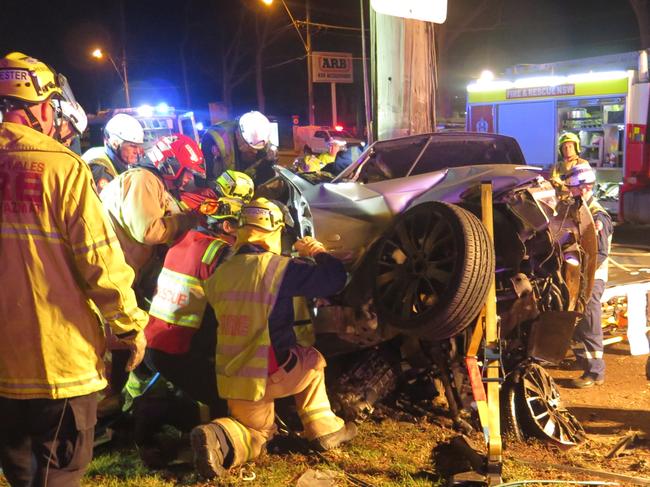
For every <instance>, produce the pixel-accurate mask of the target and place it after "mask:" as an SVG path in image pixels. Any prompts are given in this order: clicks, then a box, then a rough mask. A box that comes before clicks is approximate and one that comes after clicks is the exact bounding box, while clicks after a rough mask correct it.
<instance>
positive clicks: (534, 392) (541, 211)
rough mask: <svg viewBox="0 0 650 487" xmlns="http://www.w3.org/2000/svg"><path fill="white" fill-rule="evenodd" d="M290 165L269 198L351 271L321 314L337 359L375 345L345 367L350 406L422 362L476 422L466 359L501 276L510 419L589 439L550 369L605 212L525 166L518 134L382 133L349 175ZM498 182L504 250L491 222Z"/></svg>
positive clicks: (355, 409) (363, 409)
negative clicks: (593, 211) (484, 190)
mask: <svg viewBox="0 0 650 487" xmlns="http://www.w3.org/2000/svg"><path fill="white" fill-rule="evenodd" d="M276 173H277V175H276V177H274V178H273V179H271V180H270V181H268V182H267V183H265V184H264V185H262V186H261V187H259V188H258V191H257V195H259V196H266V197H268V198H272V199H276V200H279V201H281V202H283V203H286V204H287V205H288V206H289V208H290V209H291V212H292V213H293V217H294V220H295V222H296V224H295V226H294V232H295V235H294V237H299V236H303V235H313V236H314V237H316V238H317V239H318V240H320V241H321V242H323V244H325V246H326V247H327V248H328V250H330V251H331V252H332V253H333V254H334V255H336V256H338V257H340V258H341V259H342V260H343V261H344V262H345V264H346V266H347V269H348V271H349V273H350V279H349V281H348V284H347V286H346V287H345V289H344V290H343V291H342V292H341V293H340V294H339V295H337V296H332V297H331V298H330V299H329V300H328V302H326V303H322V302H319V303H315V306H314V309H313V323H314V325H315V329H316V332H317V334H318V347H319V349H320V350H321V351H322V352H323V353H324V354H325V355H327V356H335V355H342V354H349V353H350V352H360V351H361V350H366V352H364V354H363V355H359V354H358V353H356V354H353V355H352V356H354V357H356V358H357V359H358V357H363V358H362V359H359V360H361V365H360V366H359V364H358V363H357V366H353V367H352V368H351V369H350V370H348V372H347V373H343V375H342V376H341V383H343V384H347V385H345V386H344V387H343V388H342V391H341V392H340V394H339V398H338V403H339V404H340V406H341V408H342V409H344V410H346V411H347V412H348V413H349V414H348V416H357V417H359V416H363V415H364V414H367V412H368V410H369V409H371V408H372V401H371V399H372V400H377V399H381V397H382V396H384V395H385V394H387V393H389V392H390V390H389V389H390V388H391V387H393V386H394V385H395V382H396V381H397V380H398V376H399V375H400V373H401V372H400V371H401V370H402V369H403V365H400V363H403V362H404V361H408V362H410V363H411V364H415V365H413V367H421V366H422V364H423V363H426V364H429V365H430V366H431V367H433V368H434V370H435V371H436V373H437V374H438V375H439V376H440V378H441V379H442V383H443V384H444V386H445V387H444V388H445V395H446V398H447V401H448V403H449V407H450V410H451V412H452V414H453V415H454V417H455V419H456V420H458V421H459V422H461V421H465V419H467V418H468V417H469V418H470V421H469V422H471V416H472V415H471V414H467V413H468V412H470V413H471V409H472V398H471V388H469V386H468V381H467V373H466V370H464V363H463V359H464V355H465V350H466V347H467V343H468V342H469V335H470V334H471V330H472V329H473V325H474V324H475V323H476V319H477V316H478V314H479V312H480V310H481V308H482V306H483V304H484V302H485V298H486V296H487V292H488V283H489V279H490V276H491V275H493V274H495V275H496V289H497V301H498V314H499V319H500V326H501V337H502V351H501V353H502V363H503V366H504V379H505V383H504V387H503V394H504V399H505V403H504V408H505V410H506V416H507V418H506V424H508V425H510V427H511V428H512V429H513V431H514V432H515V434H521V435H534V436H539V437H541V438H544V439H547V440H549V441H552V442H554V443H557V444H560V445H572V444H575V443H577V442H579V441H581V440H582V438H583V435H584V434H583V432H582V429H581V427H580V425H579V424H578V423H577V421H575V419H574V418H573V417H572V416H571V415H570V414H569V413H568V412H567V411H566V410H564V409H563V408H562V407H561V403H560V401H559V394H558V391H557V388H556V386H555V384H554V383H553V381H552V379H551V378H550V376H548V374H547V373H546V371H545V370H544V369H543V368H542V367H540V366H539V364H544V363H549V362H550V363H556V362H558V361H559V360H561V359H562V358H563V357H564V354H565V353H566V351H567V348H568V346H569V343H570V339H571V335H572V332H573V328H574V326H575V323H576V320H577V319H578V317H579V316H580V313H581V312H582V310H583V308H584V305H585V302H586V300H587V299H588V297H589V294H590V290H591V286H592V284H593V273H594V270H595V254H596V238H595V230H594V226H593V221H592V219H591V216H590V214H589V211H588V210H587V208H586V207H585V206H584V205H583V204H582V203H580V202H576V201H575V200H574V199H572V198H569V197H565V198H562V197H558V196H557V194H556V191H555V189H554V188H553V186H552V185H551V183H550V182H548V181H546V180H545V179H544V178H542V177H541V175H540V170H539V168H535V167H531V166H527V165H526V164H525V160H524V157H523V155H522V153H521V150H520V148H519V146H518V144H517V142H516V141H515V140H514V139H512V138H510V137H506V136H501V135H493V134H476V133H472V134H469V133H434V134H422V135H416V136H410V137H404V138H399V139H393V140H386V141H380V142H376V143H375V144H373V145H372V146H370V147H369V148H368V149H367V150H366V151H365V152H364V153H363V154H362V155H361V156H360V158H359V159H358V160H357V161H356V162H354V163H353V164H351V165H350V166H349V167H348V168H347V169H346V170H345V171H343V172H342V173H341V174H339V175H338V176H336V177H334V176H332V175H329V174H327V173H302V174H294V173H292V172H290V171H289V170H287V169H285V168H282V167H276ZM485 181H489V182H491V183H492V188H493V199H494V234H495V242H494V246H492V245H491V242H490V239H489V236H488V233H487V230H486V228H485V227H484V225H483V224H482V223H481V220H480V214H481V202H480V185H481V183H482V182H485ZM495 249H496V251H495ZM387 349H390V350H391V351H390V352H386V350H387ZM368 350H369V351H368ZM368 354H370V355H368ZM373 354H374V355H373ZM377 354H379V355H377ZM371 365H372V366H371ZM355 374H356V379H355ZM359 374H361V375H359ZM369 384H371V385H370V386H369ZM335 388H336V387H335ZM335 402H337V401H335ZM463 418H465V419H463Z"/></svg>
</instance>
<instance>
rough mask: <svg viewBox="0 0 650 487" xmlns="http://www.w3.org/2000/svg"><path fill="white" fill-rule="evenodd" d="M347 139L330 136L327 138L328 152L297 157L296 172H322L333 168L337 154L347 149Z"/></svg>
mask: <svg viewBox="0 0 650 487" xmlns="http://www.w3.org/2000/svg"><path fill="white" fill-rule="evenodd" d="M345 145H346V143H345V141H343V140H336V139H334V138H329V139H328V140H327V152H323V153H321V154H318V155H317V156H315V155H313V154H311V153H310V154H305V156H304V157H303V158H302V160H301V159H296V162H294V168H293V169H294V170H295V171H296V172H321V171H325V168H326V167H328V169H330V168H331V169H333V167H334V162H335V161H336V156H337V154H338V153H339V151H341V150H345Z"/></svg>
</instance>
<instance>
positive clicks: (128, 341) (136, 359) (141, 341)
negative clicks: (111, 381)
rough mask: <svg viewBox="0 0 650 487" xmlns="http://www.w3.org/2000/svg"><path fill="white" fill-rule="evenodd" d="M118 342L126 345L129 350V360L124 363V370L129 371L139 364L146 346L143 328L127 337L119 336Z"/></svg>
mask: <svg viewBox="0 0 650 487" xmlns="http://www.w3.org/2000/svg"><path fill="white" fill-rule="evenodd" d="M120 342H121V343H123V344H124V345H126V346H127V348H128V349H129V350H130V351H131V356H130V357H129V361H128V362H127V363H126V371H127V372H131V371H132V370H133V369H135V368H136V367H137V366H138V365H140V362H142V359H143V358H144V352H145V350H146V348H147V338H146V337H145V336H144V330H141V331H139V332H137V333H136V334H134V335H131V336H129V337H125V338H120Z"/></svg>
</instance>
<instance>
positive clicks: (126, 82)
mask: <svg viewBox="0 0 650 487" xmlns="http://www.w3.org/2000/svg"><path fill="white" fill-rule="evenodd" d="M120 21H121V22H120V24H121V28H122V73H124V74H123V78H122V80H123V81H124V97H125V98H126V107H127V108H131V96H130V94H129V77H128V75H127V74H126V17H125V16H124V0H122V1H121V2H120Z"/></svg>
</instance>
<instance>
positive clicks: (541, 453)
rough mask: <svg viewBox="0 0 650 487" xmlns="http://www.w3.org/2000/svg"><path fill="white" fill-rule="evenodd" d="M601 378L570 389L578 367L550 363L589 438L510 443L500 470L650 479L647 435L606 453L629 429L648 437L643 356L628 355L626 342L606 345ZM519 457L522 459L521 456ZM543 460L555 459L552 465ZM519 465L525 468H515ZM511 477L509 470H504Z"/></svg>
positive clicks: (649, 405) (649, 397) (649, 389)
mask: <svg viewBox="0 0 650 487" xmlns="http://www.w3.org/2000/svg"><path fill="white" fill-rule="evenodd" d="M605 362H606V372H605V374H606V377H605V384H604V385H602V386H595V387H592V388H589V389H573V388H570V387H569V380H570V379H571V378H574V377H578V376H579V375H580V372H579V371H569V370H563V369H561V368H549V369H548V370H549V372H550V373H551V375H552V376H553V378H554V379H555V381H556V383H557V384H558V386H559V387H560V391H561V399H562V402H563V404H564V405H565V406H566V407H567V408H568V409H569V410H570V411H571V412H572V413H573V414H574V415H575V416H576V417H577V418H578V420H579V421H580V422H581V424H582V426H583V427H584V429H585V431H586V433H587V435H588V440H587V442H586V443H585V444H583V445H580V446H578V447H575V448H572V449H570V450H564V451H562V450H558V449H555V448H553V447H549V446H547V445H542V444H538V443H536V442H526V443H524V444H513V445H510V448H507V449H506V450H505V452H504V459H505V466H506V468H505V471H506V472H508V470H510V473H511V474H514V475H515V476H519V477H520V478H521V476H522V475H523V476H525V477H527V480H530V479H531V478H532V477H533V476H534V478H539V479H551V478H557V479H564V480H566V479H573V480H578V479H580V480H584V479H596V480H609V481H617V482H618V483H619V485H650V441H648V442H645V441H644V442H640V443H639V444H637V445H636V446H635V447H633V448H628V449H625V450H624V451H623V452H622V453H621V454H620V455H618V456H616V457H614V458H607V454H608V453H609V452H610V450H611V449H612V448H613V447H614V446H615V445H616V443H617V442H618V441H619V440H620V439H622V438H623V437H625V436H626V435H628V434H630V433H639V434H642V435H647V436H648V438H650V381H648V380H647V379H646V376H645V362H646V356H645V355H642V356H632V355H630V352H629V345H628V344H627V343H626V342H621V343H616V344H613V345H609V346H608V347H606V350H605ZM522 461H523V462H522ZM548 465H557V466H558V468H556V469H553V468H550V467H548ZM560 465H563V466H568V467H569V468H570V467H578V468H585V469H596V470H599V471H603V472H609V473H618V474H623V475H626V476H629V477H631V478H635V480H625V479H623V478H619V479H616V478H614V477H612V478H609V479H607V478H606V477H605V476H600V477H599V476H594V475H589V474H588V473H587V472H579V471H573V472H570V471H567V470H565V469H562V468H559V466H560ZM519 466H522V467H523V466H525V467H528V468H529V469H530V472H528V473H526V471H525V470H523V471H522V472H521V473H519V474H517V472H518V468H519ZM508 476H509V477H510V479H511V480H512V476H511V475H508Z"/></svg>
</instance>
